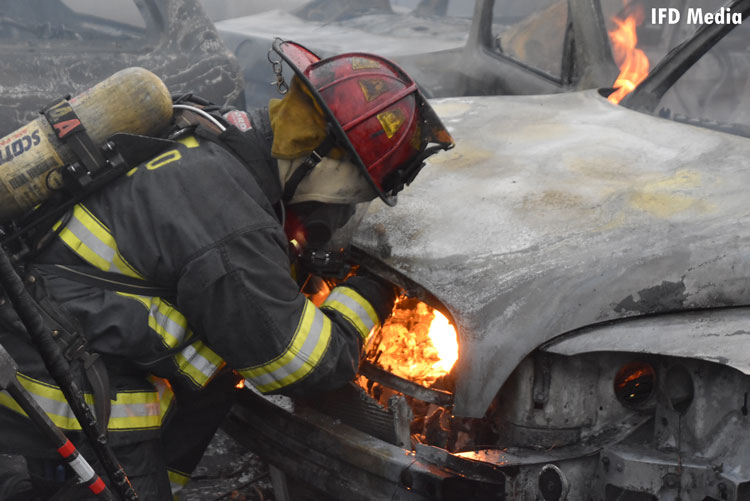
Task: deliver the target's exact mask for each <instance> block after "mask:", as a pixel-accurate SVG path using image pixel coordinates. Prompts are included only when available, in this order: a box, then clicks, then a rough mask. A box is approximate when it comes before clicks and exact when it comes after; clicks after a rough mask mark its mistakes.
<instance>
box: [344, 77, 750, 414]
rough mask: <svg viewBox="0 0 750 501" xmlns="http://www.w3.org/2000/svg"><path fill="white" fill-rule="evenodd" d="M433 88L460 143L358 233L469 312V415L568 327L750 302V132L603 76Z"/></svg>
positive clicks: (362, 244) (460, 369) (464, 380)
mask: <svg viewBox="0 0 750 501" xmlns="http://www.w3.org/2000/svg"><path fill="white" fill-rule="evenodd" d="M433 104H434V106H435V108H436V110H437V112H438V114H439V115H440V116H441V117H442V118H443V120H444V122H445V124H446V125H447V126H448V128H449V130H450V132H451V134H453V136H454V139H455V140H456V147H455V148H454V149H453V150H451V151H449V152H447V153H441V154H439V155H436V156H434V157H432V159H431V160H430V161H429V163H428V165H427V167H425V169H424V171H423V172H422V173H421V174H420V175H419V177H418V178H417V179H416V180H415V182H414V183H412V185H411V186H409V187H408V188H407V189H406V190H405V191H404V192H403V193H402V194H401V195H400V196H399V202H398V205H397V206H396V207H395V208H392V209H391V208H388V207H386V206H385V205H383V204H381V203H377V204H376V203H373V204H372V207H371V209H370V212H369V213H368V215H367V217H366V219H365V220H364V222H363V224H362V226H361V228H360V230H359V232H358V234H357V235H356V237H355V245H356V246H357V247H359V248H360V249H362V250H363V251H364V252H365V253H367V254H369V255H371V256H372V257H374V258H376V259H378V260H380V261H382V262H384V263H385V264H386V265H388V266H390V267H392V268H393V269H395V270H397V271H398V272H400V273H402V274H403V275H405V276H406V277H408V278H409V279H411V280H413V281H415V282H417V283H418V284H420V285H421V286H423V287H424V288H426V289H427V290H428V291H430V292H431V293H432V294H434V295H435V296H436V297H437V299H439V300H440V301H441V302H442V303H443V304H444V305H445V307H446V308H447V309H448V310H449V312H450V314H451V315H452V316H453V319H454V321H455V323H456V326H457V328H458V332H459V338H460V358H459V361H458V362H457V365H456V367H455V369H454V371H455V375H456V395H455V409H454V412H455V413H456V414H457V415H461V416H475V417H480V416H482V415H483V414H484V412H485V411H486V409H487V408H488V406H489V405H490V403H491V402H492V399H493V398H494V396H495V395H496V394H497V392H498V390H499V389H500V387H501V386H502V384H503V383H504V382H505V380H506V379H507V378H508V376H509V375H510V374H511V372H512V371H513V370H514V369H515V367H516V366H517V365H518V363H519V362H520V361H521V360H522V359H523V358H524V357H525V356H526V355H527V354H529V353H530V352H531V351H533V350H534V349H535V348H537V347H538V346H539V345H540V344H542V343H544V342H546V341H548V340H549V339H552V338H554V337H555V336H558V335H560V334H563V333H566V332H570V331H572V330H575V329H578V328H581V327H584V326H588V325H592V324H596V323H599V322H605V321H611V320H615V319H620V318H625V317H631V316H637V315H647V314H654V313H663V312H674V311H681V310H689V309H701V308H714V307H723V306H734V305H747V304H750V259H747V257H748V248H750V204H748V203H747V187H748V186H750V169H748V168H747V154H748V152H749V151H750V142H749V141H748V140H747V139H744V138H741V137H737V136H732V135H728V134H724V133H720V132H714V131H710V130H707V129H701V128H698V127H694V126H690V125H685V124H680V123H676V122H671V121H668V120H665V119H660V118H656V117H652V116H649V115H645V114H642V113H638V112H634V111H631V110H628V109H626V108H623V107H619V106H615V105H612V104H610V103H609V102H608V101H607V100H606V99H604V98H603V97H601V96H600V95H599V93H598V92H596V91H586V92H579V93H570V94H563V95H554V96H499V97H482V98H454V99H445V100H438V101H434V102H433Z"/></svg>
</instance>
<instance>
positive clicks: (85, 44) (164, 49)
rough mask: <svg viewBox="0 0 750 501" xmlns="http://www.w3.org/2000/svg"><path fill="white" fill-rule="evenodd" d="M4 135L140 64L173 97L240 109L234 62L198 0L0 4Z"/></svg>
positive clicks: (0, 97) (31, 0) (239, 85)
mask: <svg viewBox="0 0 750 501" xmlns="http://www.w3.org/2000/svg"><path fill="white" fill-rule="evenodd" d="M0 12H1V13H2V14H0V46H1V47H2V56H0V71H2V75H3V77H2V81H1V82H0V90H2V92H0V120H1V121H2V124H3V127H4V131H5V132H6V133H7V132H10V131H11V130H13V129H15V128H16V127H20V126H21V125H23V124H25V123H28V122H30V121H31V120H33V119H34V118H36V116H37V113H36V112H35V111H34V110H38V109H39V108H40V107H41V106H43V105H44V104H46V103H49V102H51V101H52V100H53V99H59V98H60V97H61V96H62V95H64V94H65V93H72V94H76V93H78V92H80V91H82V90H84V89H87V88H89V87H91V86H92V85H94V84H96V83H97V82H99V81H101V80H104V79H105V78H106V77H108V76H110V75H111V74H113V73H115V72H116V71H118V70H120V69H123V68H128V67H131V66H140V67H143V68H146V69H148V70H150V71H152V72H154V73H155V74H157V75H158V76H159V77H160V78H161V79H162V80H163V81H164V82H165V83H166V84H167V86H168V87H169V89H170V90H171V91H172V92H174V93H183V92H194V93H195V94H197V95H200V96H202V97H204V98H205V99H208V100H211V101H213V102H215V103H218V104H231V105H235V106H243V105H244V101H243V95H242V76H241V74H240V72H239V68H238V66H237V63H236V61H235V60H234V58H233V57H232V56H231V54H230V53H228V51H227V49H226V47H225V46H224V45H223V43H222V42H221V39H220V38H219V36H218V35H217V33H216V29H215V27H214V26H213V24H212V23H211V21H210V20H209V19H208V18H207V17H206V16H205V14H204V13H203V10H202V9H201V7H200V5H199V4H198V2H197V0H165V1H158V2H157V1H156V0H145V1H133V0H117V1H115V2H106V3H102V2H96V1H92V0H53V1H49V0H29V1H24V2H17V1H11V0H3V1H0Z"/></svg>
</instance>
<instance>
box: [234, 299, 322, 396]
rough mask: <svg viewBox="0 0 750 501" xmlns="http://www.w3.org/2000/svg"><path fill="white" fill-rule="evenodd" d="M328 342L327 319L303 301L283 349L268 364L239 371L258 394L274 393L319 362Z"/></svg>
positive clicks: (303, 374)
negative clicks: (302, 308)
mask: <svg viewBox="0 0 750 501" xmlns="http://www.w3.org/2000/svg"><path fill="white" fill-rule="evenodd" d="M330 340H331V320H330V319H329V318H328V317H327V316H326V315H325V314H324V313H323V312H322V311H320V310H319V309H318V308H316V307H315V305H314V304H312V303H311V302H310V301H309V300H306V302H305V307H304V310H303V311H302V315H301V316H300V321H299V324H298V325H297V329H296V330H295V332H294V336H293V337H292V340H291V342H290V343H289V345H288V346H287V348H286V349H285V350H284V351H283V352H282V353H281V354H280V355H279V356H278V357H276V358H275V359H273V360H271V361H270V362H267V363H265V364H263V365H259V366H255V367H250V368H246V369H240V370H239V372H240V374H242V376H244V377H245V378H246V379H248V380H249V381H250V382H251V383H252V384H253V385H254V386H255V387H256V388H257V389H258V390H259V391H262V392H269V391H274V390H278V389H279V388H283V387H284V386H288V385H290V384H292V383H295V382H297V381H299V380H300V379H302V378H304V377H305V376H307V375H308V374H309V373H310V372H311V371H312V370H313V369H314V368H315V367H316V366H317V365H318V364H319V363H320V360H321V359H322V358H323V355H324V354H325V351H326V349H327V348H328V344H329V343H330Z"/></svg>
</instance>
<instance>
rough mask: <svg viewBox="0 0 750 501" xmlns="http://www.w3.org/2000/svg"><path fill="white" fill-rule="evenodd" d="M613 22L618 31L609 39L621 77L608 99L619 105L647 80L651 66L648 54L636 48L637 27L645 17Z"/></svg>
mask: <svg viewBox="0 0 750 501" xmlns="http://www.w3.org/2000/svg"><path fill="white" fill-rule="evenodd" d="M640 14H642V12H641V13H640ZM612 20H613V21H614V22H615V24H616V25H617V29H616V30H613V31H610V32H609V38H610V40H612V48H613V50H614V56H615V62H616V63H617V65H618V66H619V67H620V75H619V76H618V77H617V80H615V83H614V87H616V88H617V90H616V91H615V92H613V93H612V94H610V96H609V98H608V99H609V100H610V101H611V102H613V103H615V104H617V103H619V102H620V101H621V100H622V98H624V97H625V96H627V95H628V94H630V93H631V92H632V91H633V89H635V88H636V86H637V85H638V84H639V83H641V81H642V80H643V79H644V78H646V75H648V70H649V66H650V64H649V61H648V57H647V56H646V54H645V53H644V52H643V51H642V50H641V49H638V48H636V45H638V35H637V34H636V26H640V25H641V24H642V22H643V16H642V15H641V16H639V15H638V13H636V14H631V15H630V16H628V17H627V18H626V19H625V20H622V19H620V18H618V17H614V18H612Z"/></svg>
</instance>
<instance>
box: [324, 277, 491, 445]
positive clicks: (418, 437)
mask: <svg viewBox="0 0 750 501" xmlns="http://www.w3.org/2000/svg"><path fill="white" fill-rule="evenodd" d="M333 286H335V281H331V282H324V281H319V282H318V284H316V286H314V287H313V290H314V292H312V291H311V293H310V297H311V299H312V301H313V302H314V303H316V304H322V303H323V301H325V298H326V297H327V295H328V293H329V292H330V290H331V288H332V287H333ZM433 301H434V300H433ZM364 352H365V353H364V356H363V360H362V362H361V364H360V368H359V374H358V376H357V379H356V381H355V384H353V385H352V386H351V387H350V388H348V389H347V390H346V391H343V392H336V396H335V397H330V398H325V399H323V400H322V401H321V400H315V401H313V402H310V404H311V405H312V406H313V407H315V408H317V409H319V410H323V411H324V412H325V413H329V414H334V415H336V414H337V410H340V411H342V412H343V414H345V415H347V414H350V413H351V407H354V408H360V409H362V413H363V414H365V415H366V417H365V418H364V419H355V420H352V421H353V422H355V423H357V426H358V427H362V426H363V423H371V422H373V421H377V420H378V418H376V417H374V416H373V415H378V414H380V415H381V419H382V418H385V419H386V420H387V421H390V422H392V429H393V434H391V429H390V428H391V426H386V427H385V429H377V428H376V429H374V430H373V429H369V430H368V431H370V432H371V433H373V434H374V435H375V436H379V437H380V438H383V439H385V440H386V441H388V442H391V443H393V444H394V445H399V446H401V447H404V448H406V449H408V450H413V449H414V447H415V446H416V444H426V445H431V446H435V447H440V448H442V449H445V450H448V451H450V452H461V451H466V450H474V449H476V448H477V447H478V446H480V445H481V444H482V443H489V442H487V440H491V436H492V435H493V432H492V429H493V426H492V425H491V424H490V423H489V422H488V421H485V420H483V419H475V418H458V417H456V416H453V414H452V412H451V408H452V403H453V391H454V387H455V381H454V378H453V376H452V373H451V371H452V369H453V367H454V365H455V363H456V361H457V360H458V356H459V345H458V333H457V332H456V329H455V327H454V325H453V322H452V321H451V320H450V319H449V318H448V317H447V316H446V315H445V314H444V313H443V312H441V311H440V309H438V308H435V307H433V306H431V305H429V304H427V303H426V302H424V301H422V300H420V299H419V298H417V297H413V296H412V295H410V294H409V293H408V292H407V291H405V290H402V293H401V295H400V296H399V297H398V298H397V300H396V303H395V304H394V307H393V311H392V314H391V316H390V317H389V318H388V319H387V320H386V321H385V322H384V323H383V325H382V326H379V327H376V328H375V329H373V331H372V332H371V333H370V335H369V336H368V338H367V340H366V342H365V347H364ZM355 388H356V390H355ZM349 400H353V401H355V402H357V403H356V405H353V406H351V404H352V402H351V401H349ZM347 401H349V402H347ZM347 406H351V407H349V408H347V410H346V411H343V409H344V408H346V407H347ZM364 409H366V410H364ZM365 427H366V424H365Z"/></svg>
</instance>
